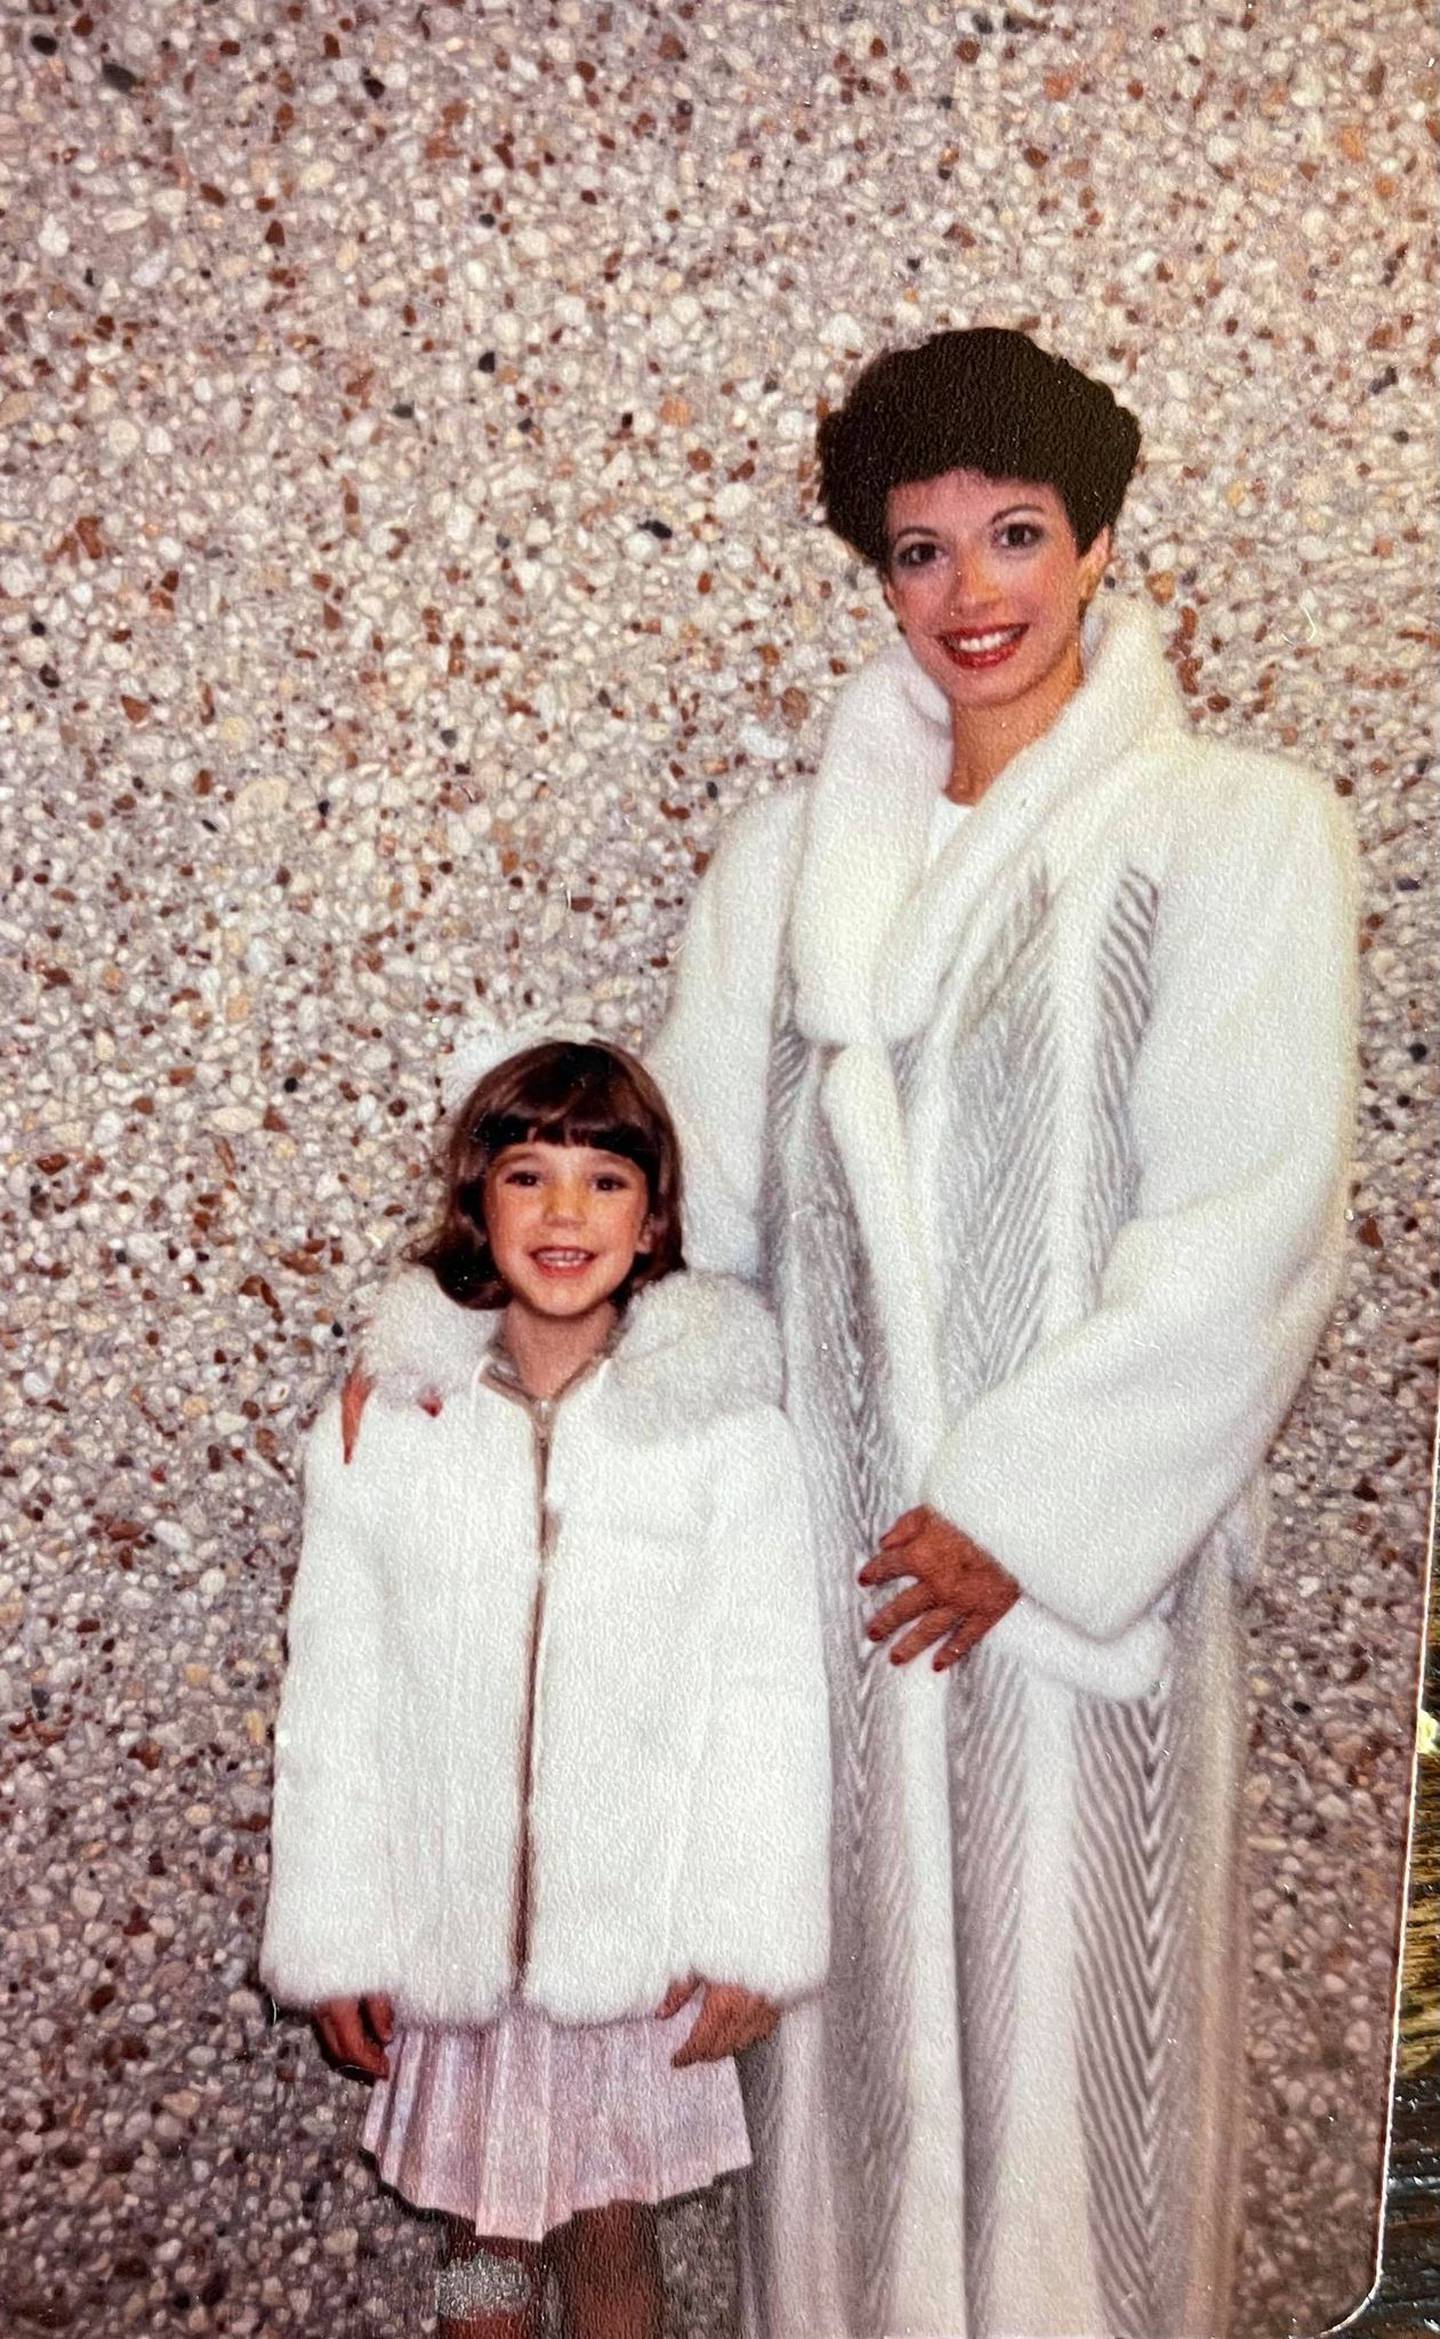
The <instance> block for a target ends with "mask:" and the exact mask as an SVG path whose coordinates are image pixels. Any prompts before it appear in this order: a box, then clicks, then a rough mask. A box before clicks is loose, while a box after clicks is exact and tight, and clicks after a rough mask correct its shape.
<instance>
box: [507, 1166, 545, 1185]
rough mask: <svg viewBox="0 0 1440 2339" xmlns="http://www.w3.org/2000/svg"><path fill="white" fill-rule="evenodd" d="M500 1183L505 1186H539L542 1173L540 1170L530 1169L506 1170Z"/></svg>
mask: <svg viewBox="0 0 1440 2339" xmlns="http://www.w3.org/2000/svg"><path fill="white" fill-rule="evenodd" d="M500 1183H501V1184H502V1185H503V1186H538V1185H539V1183H540V1173H539V1171H538V1170H528V1169H512V1170H506V1172H505V1174H504V1176H503V1177H502V1179H501V1181H500Z"/></svg>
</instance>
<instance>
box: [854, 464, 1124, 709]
mask: <svg viewBox="0 0 1440 2339" xmlns="http://www.w3.org/2000/svg"><path fill="white" fill-rule="evenodd" d="M886 524H887V532H888V535H889V540H890V553H889V560H888V563H887V567H886V574H885V598H886V600H887V601H888V602H889V604H890V607H891V608H892V609H893V610H894V612H895V615H896V617H897V618H898V619H899V621H900V629H901V631H902V633H903V634H904V636H905V639H906V641H907V642H908V643H909V645H910V648H911V650H912V651H913V652H914V654H915V657H916V658H917V660H918V661H919V663H920V665H921V666H923V667H924V669H925V672H926V673H927V674H928V675H929V676H930V678H931V680H932V682H937V683H938V684H939V686H940V688H941V689H942V690H943V691H944V693H945V696H946V697H947V698H948V699H949V701H950V704H951V708H952V710H953V711H954V713H955V714H956V715H957V716H963V715H965V714H980V713H982V712H984V711H987V710H988V711H994V712H996V713H998V712H1000V711H1001V710H1005V711H1007V713H1008V714H1009V715H1010V716H1011V717H1013V718H1017V719H1018V720H1017V721H1016V728H1017V729H1018V730H1021V731H1022V732H1023V731H1029V732H1030V733H1031V735H1032V736H1038V735H1039V732H1040V731H1042V730H1043V729H1045V727H1046V726H1047V725H1048V723H1050V722H1051V721H1052V720H1053V719H1054V716H1055V715H1056V714H1057V713H1058V712H1059V709H1060V706H1061V705H1063V703H1064V701H1065V699H1066V698H1068V697H1069V695H1070V693H1071V691H1072V690H1074V689H1075V687H1076V686H1077V684H1078V683H1079V681H1080V679H1081V667H1080V614H1081V611H1082V609H1083V607H1084V605H1085V603H1086V602H1087V601H1088V600H1089V598H1090V596H1091V594H1092V593H1093V592H1094V590H1095V588H1096V586H1097V585H1098V584H1099V582H1100V578H1101V576H1102V574H1103V572H1104V568H1105V563H1106V561H1107V560H1108V558H1109V555H1110V531H1109V529H1108V528H1102V529H1101V531H1100V534H1099V535H1098V536H1097V537H1096V539H1095V541H1094V543H1093V544H1092V545H1091V546H1090V547H1089V548H1088V550H1087V551H1085V552H1083V553H1082V552H1079V551H1077V549H1076V545H1075V535H1074V531H1073V530H1072V528H1071V526H1070V522H1069V519H1068V518H1067V516H1066V512H1065V506H1064V505H1063V503H1062V502H1061V501H1060V498H1059V496H1058V495H1057V494H1056V492H1055V490H1054V488H1053V487H1048V486H1044V485H1042V484H1041V483H1040V482H1039V481H1037V480H1033V479H989V478H987V477H986V476H985V474H984V473H983V472H981V471H945V472H942V473H941V474H940V476H939V478H937V479H915V480H910V481H908V482H907V484H906V485H905V486H903V487H895V488H892V489H891V491H890V498H889V502H888V504H887V506H886ZM1031 717H1033V718H1034V720H1033V724H1032V722H1031V720H1029V718H1031Z"/></svg>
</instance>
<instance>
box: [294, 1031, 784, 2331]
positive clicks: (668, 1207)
mask: <svg viewBox="0 0 1440 2339" xmlns="http://www.w3.org/2000/svg"><path fill="white" fill-rule="evenodd" d="M512 1036H513V1035H512ZM506 1044H507V1043H505V1042H504V1041H500V1042H498V1043H497V1042H495V1041H493V1040H490V1041H486V1042H482V1043H480V1045H481V1048H482V1051H483V1052H484V1053H485V1054H486V1055H487V1056H488V1061H489V1062H490V1064H491V1066H492V1068H490V1069H488V1070H485V1071H484V1074H483V1077H480V1078H478V1080H475V1079H474V1075H475V1074H476V1073H477V1072H478V1071H479V1070H480V1062H479V1060H478V1059H477V1058H476V1056H475V1054H474V1053H473V1052H472V1053H471V1054H470V1056H469V1058H468V1061H467V1070H468V1072H469V1074H470V1077H471V1081H472V1082H473V1085H470V1086H469V1090H468V1093H467V1094H466V1095H465V1097H464V1101H463V1103H462V1105H461V1107H460V1110H459V1112H458V1113H457V1115H456V1117H455V1120H454V1124H453V1128H452V1131H451V1134H450V1138H449V1142H448V1149H447V1154H446V1161H445V1172H446V1183H447V1192H446V1198H445V1207H444V1215H443V1219H442V1222H441V1225H440V1228H439V1231H438V1233H437V1234H436V1235H435V1236H434V1238H433V1239H432V1240H431V1241H430V1242H429V1243H428V1245H427V1246H426V1247H425V1248H424V1249H422V1250H421V1251H420V1252H419V1254H418V1257H417V1260H416V1263H415V1264H413V1265H411V1266H409V1267H408V1268H406V1269H404V1270H403V1271H402V1272H400V1273H399V1274H398V1275H397V1276H396V1277H395V1278H394V1279H393V1280H392V1281H391V1282H390V1284H389V1285H388V1286H387V1287H386V1288H385V1290H384V1291H383V1292H382V1294H381V1297H380V1300H379V1303H378V1306H377V1308H376V1310H375V1313H374V1316H373V1319H372V1321H371V1323H370V1325H369V1328H368V1330H367V1333H366V1336H365V1344H364V1377H363V1380H361V1381H359V1382H358V1383H357V1381H356V1379H355V1377H354V1376H352V1380H351V1382H350V1383H349V1384H347V1390H346V1396H345V1402H344V1404H343V1405H342V1402H341V1400H340V1399H339V1398H334V1399H332V1400H331V1402H330V1403H329V1405H328V1406H327V1407H326V1409H325V1411H324V1412H323V1413H322V1414H321V1416H320V1419H319V1421H318V1422H317V1424H316V1427H315V1429H314V1431H313V1433H312V1435H311V1439H310V1443H309V1448H308V1453H307V1460H306V1515H305V1539H304V1548H303V1552H302V1556H301V1561H300V1569H299V1573H298V1576H297V1579H296V1584H295V1591H294V1596H293V1599H292V1602H291V1607H290V1616H289V1651H290V1657H289V1667H288V1671H287V1673H286V1678H285V1686H284V1694H283V1697H282V1700H281V1706H280V1717H279V1723H278V1726H277V1730H276V1765H275V1807H274V1825H273V1874H272V1883H271V1890H270V1901H269V1908H268V1912H267V1918H266V1928H265V1942H264V1948H263V1952H262V1958H261V1971H262V1973H263V1975H264V1977H265V1979H266V1982H267V1983H268V1985H269V1987H270V1988H271V1990H272V1991H273V1992H274V1994H275V1996H276V1997H277V1998H278V1999H279V2000H281V2001H282V2002H283V2003H286V2004H289V2005H294V2006H301V2007H306V2008H308V2009H310V2010H312V2012H313V2014H314V2018H315V2022H316V2026H317V2028H318V2030H319V2032H320V2035H321V2038H322V2039H323V2041H324V2043H325V2045H326V2046H327V2048H328V2049H329V2051H330V2052H331V2054H332V2055H333V2056H334V2057H335V2058H336V2059H337V2060H338V2061H340V2062H342V2063H344V2064H348V2065H353V2066H355V2067H357V2068H358V2069H360V2070H362V2071H365V2072H368V2073H370V2074H371V2075H373V2076H374V2077H375V2078H376V2079H377V2080H378V2085H377V2086H376V2088H375V2090H374V2094H373V2097H372V2101H371V2106H370V2112H369V2117H368V2119H367V2122H366V2127H365V2143H366V2146H367V2147H368V2148H369V2149H370V2150H371V2151H373V2153H374V2154H375V2156H376V2159H377V2161H378V2164H379V2168H380V2173H381V2175H382V2176H383V2178H384V2179H385V2181H386V2182H387V2183H388V2184H390V2185H392V2186H394V2187H395V2188H396V2189H397V2190H398V2191H399V2192H401V2193H402V2194H404V2195H405V2197H406V2198H407V2199H409V2200H411V2201H413V2202H415V2203H417V2204H419V2205H421V2206H424V2207H428V2208H434V2209H440V2210H444V2211H447V2212H449V2213H450V2215H451V2217H452V2218H453V2219H455V2220H456V2221H460V2222H457V2225H456V2227H455V2228H453V2229H452V2251H451V2256H450V2259H449V2262H448V2263H447V2265H446V2266H445V2267H444V2269H443V2270H442V2273H441V2276H440V2281H439V2284H438V2286H437V2293H438V2304H439V2307H440V2311H441V2322H440V2330H441V2332H442V2334H445V2335H447V2339H461V2335H462V2334H463V2335H464V2339H538V2334H539V2331H540V2327H541V2306H542V2292H543V2287H544V2275H545V2270H546V2269H547V2268H549V2267H553V2268H554V2271H555V2273H556V2276H557V2278H558V2281H559V2284H560V2288H561V2292H562V2297H563V2299H564V2301H565V2305H566V2310H567V2313H568V2316H569V2322H570V2329H571V2331H572V2332H573V2333H575V2334H577V2335H579V2339H658V2333H659V2330H660V2311H661V2290H660V2276H659V2265H658V2259H657V2255H656V2250H655V2240H654V2229H653V2213H652V2209H651V2207H650V2205H651V2204H653V2203H654V2202H656V2201H659V2200H663V2199H665V2198H666V2197H668V2196H671V2195H675V2194H679V2193H685V2192H689V2191H691V2190H693V2189H694V2188H696V2187H698V2186H701V2185H704V2184H706V2183H708V2182H709V2181H710V2180H711V2178H713V2177H714V2176H716V2175H717V2174H719V2173H720V2172H721V2171H722V2170H725V2169H733V2168H738V2167H742V2166H744V2165H745V2164H746V2163H747V2162H748V2159H749V2150H748V2145H747V2142H746V2135H745V2127H744V2119H743V2114H742V2111H741V2105H740V2096H739V2087H738V2082H737V2079H736V2074H735V2066H734V2063H733V2061H732V2060H731V2057H732V2056H733V2054H734V2053H735V2051H736V2050H737V2049H738V2048H740V2047H742V2046H745V2045H747V2044H749V2043H750V2042H751V2041H753V2040H755V2039H757V2038H759V2037H762V2036H763V2035H765V2033H766V2032H767V2031H768V2030H769V2029H770V2028H771V2027H773V2024H774V2021H775V2019H776V2015H777V2012H778V2009H779V2007H780V2006H781V2005H782V2004H783V2003H785V2002H786V2001H787V2000H791V1999H794V1998H797V1997H800V1996H803V1995H804V1994H806V1993H807V1992H810V1991H813V1990H814V1989H816V1988H817V1987H818V1985H819V1983H820V1981H821V1980H822V1978H823V1974H824V1968H825V1960H826V1952H827V1940H828V1884H827V1854H828V1846H827V1826H828V1782H829V1766H828V1751H827V1745H826V1725H825V1697H824V1687H823V1676H822V1670H821V1658H820V1640H819V1617H818V1600H817V1593H816V1588H815V1580H814V1574H813V1568H812V1562H811V1554H810V1545H809V1537H808V1533H807V1524H806V1518H805V1513H804V1506H803V1497H802V1492H801V1478H800V1470H799V1465H798V1461H797V1457H796V1451H795V1447H794V1444H793V1442H792V1439H791V1436H790V1433H789V1431H788V1429H787V1426H786V1424H785V1422H784V1420H783V1419H782V1417H781V1415H780V1413H779V1412H778V1410H777V1405H776V1399H777V1396H778V1390H779V1363H778V1349H777V1344H776V1340H775V1335H774V1331H773V1328H772V1326H771V1323H770V1320H769V1318H768V1316H767V1315H766V1313H765V1311H764V1309H763V1307H762V1306H761V1304H760V1302H759V1301H758V1300H757V1299H756V1298H754V1297H753V1295H752V1294H751V1293H750V1292H749V1291H747V1289H746V1288H745V1287H744V1286H743V1285H741V1284H738V1283H734V1282H731V1281H730V1280H728V1279H727V1278H723V1277H717V1276H708V1275H696V1274H690V1273H688V1272H686V1270H685V1267H684V1262H683V1258H682V1254H681V1227H680V1167H679V1158H678V1151H677V1146H676V1140H675V1134H674V1130H673V1128H672V1126H671V1122H670V1118H669V1114H668V1113H667V1111H666V1108H665V1105H664V1103H663V1101H662V1100H661V1097H660V1095H659V1092H658V1091H657V1090H656V1088H655V1086H654V1084H653V1082H652V1081H651V1080H650V1078H649V1077H648V1075H647V1074H646V1073H645V1072H644V1071H643V1070H642V1068H641V1067H640V1065H639V1064H637V1063H636V1062H635V1061H634V1060H633V1059H632V1058H631V1057H629V1056H627V1055H626V1054H624V1053H623V1051H622V1050H620V1049H618V1048H611V1047H608V1046H604V1047H602V1046H599V1045H597V1044H593V1043H579V1042H574V1041H570V1040H549V1041H543V1042H541V1043H539V1044H537V1045H534V1046H529V1047H526V1048H524V1049H523V1050H522V1051H521V1052H519V1053H518V1054H511V1055H509V1056H508V1058H507V1060H505V1061H503V1062H500V1063H499V1064H498V1065H496V1064H495V1063H494V1057H495V1056H496V1055H497V1054H499V1053H500V1052H501V1051H502V1049H503V1048H504V1046H505V1045H506ZM452 1086H453V1083H452ZM367 1398H368V1402H367V1401H366V1400H367ZM462 2224H463V2231H462Z"/></svg>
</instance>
